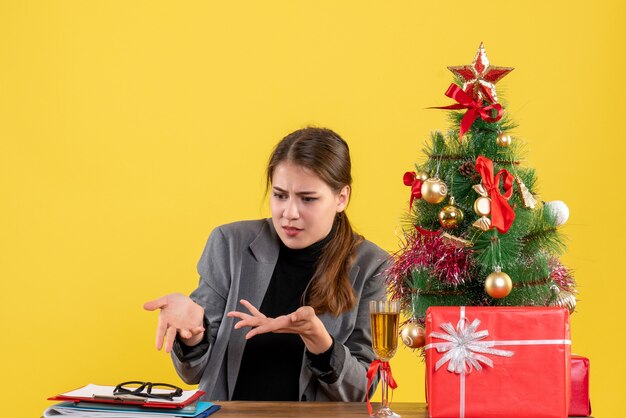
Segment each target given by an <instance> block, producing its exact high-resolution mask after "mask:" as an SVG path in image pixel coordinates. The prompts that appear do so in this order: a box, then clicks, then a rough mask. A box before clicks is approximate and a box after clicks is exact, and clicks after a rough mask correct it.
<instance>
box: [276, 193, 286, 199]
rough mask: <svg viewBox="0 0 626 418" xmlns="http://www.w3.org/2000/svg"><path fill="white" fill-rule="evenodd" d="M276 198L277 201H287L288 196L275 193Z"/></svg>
mask: <svg viewBox="0 0 626 418" xmlns="http://www.w3.org/2000/svg"><path fill="white" fill-rule="evenodd" d="M274 197H275V198H276V199H279V200H285V199H287V195H286V194H282V193H274Z"/></svg>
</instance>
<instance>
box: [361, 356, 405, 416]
mask: <svg viewBox="0 0 626 418" xmlns="http://www.w3.org/2000/svg"><path fill="white" fill-rule="evenodd" d="M379 368H380V371H381V372H382V373H381V374H382V375H383V378H386V380H387V384H388V385H389V387H390V388H391V389H395V388H397V387H398V384H397V383H396V381H395V380H393V376H392V375H391V367H390V366H389V362H388V361H381V360H378V359H377V360H374V361H373V362H372V364H370V368H369V369H368V370H367V392H366V393H365V400H366V401H367V410H368V411H369V413H370V416H372V414H373V412H374V411H373V409H372V404H371V403H370V396H369V390H370V386H372V382H373V381H374V376H376V375H377V374H378V369H379Z"/></svg>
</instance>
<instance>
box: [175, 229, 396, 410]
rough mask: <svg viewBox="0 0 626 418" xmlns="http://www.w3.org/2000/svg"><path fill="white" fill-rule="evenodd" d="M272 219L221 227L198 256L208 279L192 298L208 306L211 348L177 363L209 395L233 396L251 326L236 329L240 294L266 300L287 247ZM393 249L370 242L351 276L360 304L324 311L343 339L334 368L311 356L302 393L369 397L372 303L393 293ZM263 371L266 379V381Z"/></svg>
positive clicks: (322, 397) (305, 396) (318, 397)
mask: <svg viewBox="0 0 626 418" xmlns="http://www.w3.org/2000/svg"><path fill="white" fill-rule="evenodd" d="M279 239H280V238H279V237H278V235H277V233H276V231H275V230H274V227H273V225H272V222H271V219H261V220H256V221H243V222H236V223H232V224H228V225H223V226H220V227H218V228H216V229H214V230H213V231H212V232H211V235H210V236H209V239H208V241H207V244H206V247H205V249H204V252H203V253H202V257H201V258H200V261H199V262H198V273H199V274H200V284H199V286H198V288H197V289H196V290H195V291H194V292H193V293H192V294H191V298H192V299H193V300H194V301H195V302H196V303H198V304H199V305H201V306H202V307H204V312H205V316H206V318H207V320H208V323H209V327H208V329H207V332H208V339H209V343H210V345H209V348H208V350H207V351H206V352H205V353H204V354H203V355H202V357H200V358H197V359H194V360H191V361H181V359H180V358H179V357H178V354H176V353H175V351H176V350H174V351H172V359H173V361H174V366H175V368H176V371H177V372H178V374H179V375H180V377H181V378H182V379H183V381H185V382H186V383H188V384H198V383H199V389H201V390H203V391H205V392H206V395H205V396H204V399H207V400H230V399H231V398H232V395H233V390H234V388H235V383H236V381H237V376H238V374H239V366H240V363H241V358H242V355H243V350H244V347H245V344H246V340H245V338H244V336H245V334H246V333H247V331H248V330H247V329H239V330H236V329H233V325H234V324H235V319H234V318H228V317H227V316H226V313H227V312H229V311H233V310H240V309H241V305H240V304H239V300H241V299H246V300H248V301H250V303H252V305H254V306H260V305H261V302H262V301H263V298H264V296H265V292H266V290H267V287H268V285H269V282H270V278H271V277H272V273H273V272H274V267H275V265H276V261H277V259H278V252H279V249H280V241H279ZM388 262H389V255H388V254H387V253H386V252H385V251H383V250H382V249H380V248H379V247H377V246H376V245H375V244H373V243H371V242H369V241H364V242H363V243H362V244H360V245H359V247H358V248H357V250H356V257H355V261H354V265H353V267H352V269H351V271H350V280H351V282H352V286H353V288H354V293H355V295H356V298H357V301H358V302H357V306H356V307H355V308H354V309H353V310H351V311H349V312H345V313H343V314H341V315H340V316H339V317H334V316H333V315H332V314H328V313H326V314H322V315H320V316H319V318H320V319H321V321H322V322H323V323H324V325H325V326H326V329H327V330H328V332H329V333H330V334H331V335H332V336H333V338H334V339H335V344H334V352H333V353H332V355H331V367H332V369H333V370H332V372H330V373H329V372H326V373H324V372H322V371H319V370H316V369H315V368H314V367H312V365H311V363H310V361H307V356H306V355H305V352H303V353H302V355H303V362H302V369H301V371H300V389H299V398H300V399H301V400H310V401H349V402H356V401H364V400H365V394H366V392H367V388H366V386H367V378H366V372H367V368H368V366H369V364H370V363H371V361H372V360H373V359H374V353H373V350H372V347H371V337H370V325H369V307H368V301H370V300H381V299H383V298H384V297H385V287H384V283H383V277H382V276H383V275H382V274H381V273H382V271H383V270H384V269H385V268H387V266H388ZM263 382H264V380H263V376H259V384H260V385H261V384H263Z"/></svg>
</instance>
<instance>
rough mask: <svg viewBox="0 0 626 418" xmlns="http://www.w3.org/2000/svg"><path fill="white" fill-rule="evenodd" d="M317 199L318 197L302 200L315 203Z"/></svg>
mask: <svg viewBox="0 0 626 418" xmlns="http://www.w3.org/2000/svg"><path fill="white" fill-rule="evenodd" d="M317 199H318V198H317V197H303V198H302V200H304V201H305V202H314V201H316V200H317Z"/></svg>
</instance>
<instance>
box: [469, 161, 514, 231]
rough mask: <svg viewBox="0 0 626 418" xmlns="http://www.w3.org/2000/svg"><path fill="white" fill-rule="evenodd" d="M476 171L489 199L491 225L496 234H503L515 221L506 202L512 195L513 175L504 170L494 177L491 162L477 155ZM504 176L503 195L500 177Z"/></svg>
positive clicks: (511, 209) (511, 210) (512, 212)
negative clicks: (496, 231)
mask: <svg viewBox="0 0 626 418" xmlns="http://www.w3.org/2000/svg"><path fill="white" fill-rule="evenodd" d="M476 170H477V171H478V173H480V176H481V177H482V184H483V186H485V189H487V192H488V193H489V197H490V198H491V225H492V226H493V227H495V228H496V229H497V230H498V232H500V233H502V234H505V233H506V232H507V231H508V230H509V228H510V227H511V225H513V220H514V219H515V211H513V208H512V207H511V205H509V202H508V200H509V199H510V198H511V196H512V195H513V180H514V177H513V174H511V173H509V172H508V171H506V170H505V169H504V168H503V169H502V170H500V171H498V173H497V174H496V175H495V176H494V174H493V161H491V160H490V159H489V158H487V157H483V156H482V155H479V156H478V158H477V159H476ZM502 174H504V194H502V193H500V176H501V175H502Z"/></svg>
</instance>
